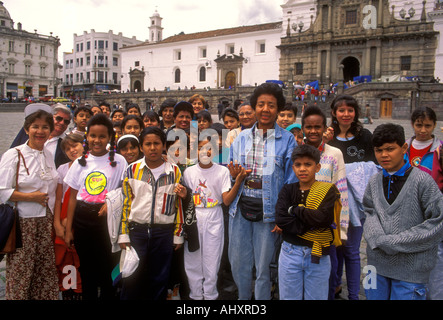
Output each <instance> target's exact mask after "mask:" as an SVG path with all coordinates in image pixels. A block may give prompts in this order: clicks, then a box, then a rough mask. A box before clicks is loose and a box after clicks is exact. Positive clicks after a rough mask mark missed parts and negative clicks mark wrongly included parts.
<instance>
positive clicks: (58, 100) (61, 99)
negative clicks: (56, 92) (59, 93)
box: [49, 97, 71, 102]
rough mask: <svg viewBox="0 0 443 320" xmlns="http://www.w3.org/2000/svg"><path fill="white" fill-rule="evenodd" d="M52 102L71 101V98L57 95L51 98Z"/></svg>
mask: <svg viewBox="0 0 443 320" xmlns="http://www.w3.org/2000/svg"><path fill="white" fill-rule="evenodd" d="M49 101H50V102H71V100H69V99H67V98H63V97H57V98H53V99H50V100H49Z"/></svg>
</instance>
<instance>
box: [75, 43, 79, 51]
mask: <svg viewBox="0 0 443 320" xmlns="http://www.w3.org/2000/svg"><path fill="white" fill-rule="evenodd" d="M75 47H76V49H77V52H79V51H80V43H77V45H76V46H75Z"/></svg>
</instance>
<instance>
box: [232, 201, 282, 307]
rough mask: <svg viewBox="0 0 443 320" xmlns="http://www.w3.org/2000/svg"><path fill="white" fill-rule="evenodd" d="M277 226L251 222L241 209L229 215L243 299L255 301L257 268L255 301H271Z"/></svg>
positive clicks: (234, 269)
mask: <svg viewBox="0 0 443 320" xmlns="http://www.w3.org/2000/svg"><path fill="white" fill-rule="evenodd" d="M274 226H275V224H274V223H263V222H262V221H259V222H251V221H248V220H246V219H245V218H243V216H242V215H241V212H240V208H238V209H237V214H236V215H235V216H234V217H232V216H229V249H228V256H229V261H230V263H231V271H232V276H233V278H234V281H235V284H236V285H237V288H238V299H239V300H250V299H251V298H252V268H253V267H254V265H255V269H256V280H255V289H254V298H255V300H270V299H271V277H270V269H269V264H270V263H271V261H272V255H273V254H274V250H275V240H276V235H275V234H274V233H272V232H271V230H272V229H273V228H274Z"/></svg>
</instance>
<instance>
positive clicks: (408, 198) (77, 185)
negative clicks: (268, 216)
mask: <svg viewBox="0 0 443 320" xmlns="http://www.w3.org/2000/svg"><path fill="white" fill-rule="evenodd" d="M352 101H353V100H352V99H348V100H346V99H343V100H342V101H335V102H334V103H333V105H332V116H333V125H332V127H331V128H328V127H327V125H326V116H325V115H324V114H323V113H322V111H321V110H320V109H318V108H317V107H308V108H307V109H306V110H304V114H303V117H302V125H301V126H300V125H298V124H296V123H295V120H296V116H297V109H296V108H295V107H293V106H292V104H287V105H286V107H285V108H284V109H283V110H282V111H281V112H280V113H279V115H278V119H277V124H278V125H279V126H280V127H282V128H284V129H286V130H288V131H291V132H292V133H293V134H294V137H295V139H296V141H297V144H298V146H297V147H296V148H295V150H293V153H292V161H293V167H292V168H293V171H294V173H295V175H296V176H297V178H298V180H299V181H298V182H297V183H295V184H291V185H285V186H284V187H283V189H282V190H281V191H280V194H279V200H278V201H277V206H276V208H275V210H276V223H277V225H278V227H279V228H281V230H282V238H283V244H282V248H281V251H280V258H279V286H280V298H281V299H328V298H329V299H331V295H332V297H333V296H334V295H335V294H336V293H337V288H338V287H339V280H337V279H338V278H341V277H340V272H341V271H340V265H343V262H346V271H347V272H348V269H351V267H349V268H348V261H355V259H358V260H359V255H358V252H357V253H355V246H357V247H359V245H360V240H361V236H362V233H363V229H364V235H365V238H366V241H367V243H368V264H371V265H374V266H375V268H376V270H377V274H376V276H377V278H376V279H377V284H378V285H379V286H377V289H372V288H371V289H369V290H368V291H367V292H366V294H367V297H368V299H389V298H390V297H391V298H405V297H406V294H407V293H405V290H404V289H398V291H397V289H396V288H397V287H396V285H394V284H393V283H400V285H402V284H404V283H408V284H409V283H418V284H420V285H423V286H424V284H425V283H427V282H428V278H429V273H430V272H431V270H432V269H433V266H434V264H435V259H436V256H437V255H436V252H437V246H438V244H439V242H440V247H441V241H442V239H443V227H442V224H443V196H442V194H441V190H442V181H443V175H442V165H441V163H442V160H441V159H442V157H441V149H442V147H441V145H442V143H441V141H439V140H438V139H434V138H433V137H432V130H433V129H434V128H435V124H436V119H435V118H434V116H433V115H432V113H430V112H429V111H428V110H427V109H426V112H424V113H422V114H419V115H416V118H414V116H413V119H412V125H413V127H414V129H415V132H416V137H415V138H414V139H413V140H412V143H410V144H406V143H405V141H404V131H403V128H402V127H400V126H396V125H392V124H386V125H381V126H379V127H378V128H377V129H376V130H375V131H374V133H373V135H371V134H370V133H369V134H368V132H369V131H367V130H366V129H363V128H362V127H361V126H360V125H359V122H358V116H359V115H358V105H354V104H353V102H352ZM179 104H181V106H183V105H185V104H188V105H186V107H184V108H182V109H180V108H177V109H176V110H174V104H170V105H169V106H166V105H165V106H164V107H163V110H162V111H168V114H167V115H166V114H165V115H163V114H162V113H161V114H162V119H160V117H159V116H158V115H157V114H156V113H155V112H152V111H150V112H147V113H145V114H144V115H141V113H140V110H139V108H137V107H134V108H133V109H135V112H134V115H128V114H129V112H127V114H126V115H124V117H123V119H119V118H118V117H114V118H115V122H113V121H112V120H111V119H113V116H112V115H111V113H110V112H108V113H107V112H104V111H105V110H102V112H98V114H95V115H93V113H92V111H91V109H90V108H83V107H80V108H78V109H77V110H76V111H75V114H74V122H75V124H76V129H74V131H73V132H72V134H68V135H67V137H66V138H65V139H64V141H63V148H64V151H65V153H66V154H67V155H68V157H69V158H70V159H71V162H70V163H68V164H66V165H63V166H60V167H59V169H58V172H59V176H60V180H59V185H58V189H57V201H56V207H55V222H54V226H55V230H56V235H57V240H56V244H57V243H59V244H60V245H62V244H63V241H64V242H65V243H66V244H68V246H67V247H66V246H65V247H64V248H61V249H60V250H72V249H73V248H75V250H76V253H75V254H78V258H79V263H77V265H80V274H79V278H80V275H81V282H80V281H79V286H80V288H81V291H82V295H83V299H96V298H97V297H98V296H100V297H101V298H103V299H111V298H114V297H115V291H116V288H115V287H114V286H113V285H112V280H111V277H110V275H111V272H112V269H113V268H114V266H115V265H116V263H118V257H117V258H116V256H115V253H113V252H112V250H111V245H112V243H111V240H110V236H109V233H108V228H107V219H106V214H107V207H106V195H107V193H109V192H110V191H112V190H115V189H117V188H121V190H122V194H123V196H122V208H123V209H122V216H121V232H120V235H119V237H118V244H119V246H120V248H121V249H126V247H133V248H134V249H135V250H136V252H137V254H138V257H139V259H140V260H139V266H138V268H137V270H136V271H135V272H134V273H133V274H132V275H131V276H130V277H128V278H125V279H123V280H122V283H121V292H120V298H121V299H142V298H146V299H166V296H167V292H168V278H169V276H170V274H171V264H173V255H174V250H175V251H177V250H179V249H180V248H181V247H182V246H184V268H185V272H186V276H187V280H188V285H189V289H190V293H189V297H190V298H191V299H196V300H199V299H217V298H218V291H217V273H218V271H219V267H220V261H221V260H222V253H223V246H224V245H225V244H224V237H225V236H224V234H225V233H224V222H223V219H224V217H223V209H222V208H223V207H222V204H223V205H224V206H229V204H230V203H231V202H232V201H233V200H234V198H235V196H236V195H237V192H238V190H239V187H240V185H241V184H242V181H243V180H244V179H245V177H246V176H247V175H248V172H246V170H245V169H242V170H241V174H239V175H238V176H237V177H236V179H235V180H233V181H232V182H231V177H230V174H229V170H228V169H227V168H226V165H227V163H224V162H223V161H220V159H221V158H218V159H214V155H215V154H217V152H220V151H221V150H222V149H223V147H225V148H229V143H230V142H232V141H233V139H235V136H234V137H232V136H230V135H229V134H228V139H226V140H225V141H222V139H221V137H222V136H221V135H220V134H218V136H214V135H212V136H207V135H203V134H202V132H203V130H205V129H209V128H214V124H213V123H212V117H211V114H210V113H209V112H208V111H206V110H199V111H198V110H195V111H198V112H195V113H194V109H193V107H192V104H191V103H189V102H186V103H183V102H180V103H179ZM177 105H178V104H177ZM248 107H249V108H250V110H249V109H248ZM104 108H106V106H105V107H104ZM166 109H169V110H166ZM170 109H172V112H171V110H170ZM178 110H180V111H178ZM109 111H110V110H109ZM431 111H432V110H431ZM253 112H254V110H253V109H252V108H251V107H250V105H249V106H248V104H247V103H245V104H243V105H241V106H239V108H238V111H237V110H234V109H227V110H225V112H224V113H223V117H222V119H223V122H224V125H225V128H227V129H228V130H229V131H230V133H231V132H232V133H234V132H236V131H237V132H236V134H238V131H241V130H246V129H248V124H247V121H246V120H248V117H249V116H251V114H253ZM115 113H119V112H115V111H114V115H115ZM242 114H243V115H242ZM349 114H351V115H350V116H349ZM434 115H435V114H434ZM165 118H167V122H168V123H167V124H165V123H164V122H163V120H164V119H165ZM169 118H171V119H169ZM190 119H194V120H196V122H197V128H198V132H199V135H198V138H197V140H196V145H198V148H197V159H195V160H193V161H191V159H190V154H189V151H190V148H191V147H192V144H190V143H188V144H187V147H188V148H187V151H188V153H187V154H186V163H185V164H184V163H177V162H174V161H171V159H172V158H173V157H171V154H170V153H169V154H168V149H169V148H170V147H171V145H173V144H174V143H176V142H177V141H178V140H177V141H173V142H172V143H171V142H170V141H169V142H168V139H167V137H168V134H167V133H169V131H170V130H171V129H172V128H174V127H175V128H177V129H184V130H185V132H187V138H188V141H189V137H190V136H189V126H190V125H191V124H190V122H191V121H190ZM175 120H177V121H175ZM249 120H250V118H249ZM334 121H335V122H334ZM249 122H251V121H249ZM116 123H118V125H117V126H119V128H120V130H121V133H120V132H118V131H117V130H116V129H115V126H116ZM253 123H254V121H252V124H253ZM334 124H335V126H334ZM432 125H433V127H432ZM249 127H250V126H249ZM426 128H427V129H426ZM431 129H432V130H431ZM420 130H421V131H424V132H425V133H423V134H422V133H421V131H420ZM426 130H427V131H426ZM216 132H218V133H219V132H220V131H217V130H216ZM426 132H427V134H426ZM85 133H86V134H85ZM428 140H432V143H431V144H428V143H427V142H426V143H424V141H428ZM349 141H353V142H352V143H351V144H350V145H348V143H349ZM178 142H182V141H178ZM178 142H177V143H178ZM362 143H363V146H361V144H362ZM368 143H370V145H369V147H368ZM371 144H373V147H372V145H371ZM333 145H336V147H333ZM408 146H409V147H410V148H409V149H408ZM177 150H178V151H177V152H179V150H180V149H177ZM373 150H375V153H374V151H373ZM407 154H408V155H410V158H412V159H411V162H409V160H405V159H408V158H407V157H405V155H407ZM175 156H177V154H175ZM177 158H178V157H175V159H177ZM367 161H373V162H374V163H378V165H380V166H381V167H382V168H383V170H382V171H380V172H379V173H376V174H374V175H372V174H370V175H369V174H368V179H367V180H368V181H369V182H368V184H367V186H368V187H367V188H366V192H364V197H363V198H362V199H360V200H359V201H357V200H356V202H357V203H358V202H361V204H362V205H360V211H361V212H363V211H364V213H365V214H361V212H357V213H356V212H352V211H351V210H349V208H350V206H349V203H348V186H347V181H346V169H347V166H345V163H346V165H348V164H350V163H353V162H367ZM414 166H415V167H420V169H422V170H423V171H428V173H429V174H424V173H422V172H421V171H420V170H417V169H414V168H412V167H414ZM372 173H374V172H372ZM433 178H434V179H433ZM394 182H395V183H394ZM435 182H437V183H438V186H437V183H435ZM353 214H354V215H358V218H356V217H354V216H352V215H353ZM362 216H365V218H363V217H362ZM195 221H196V226H197V228H194V229H192V230H191V229H190V228H188V229H187V226H189V225H190V224H192V223H195ZM192 233H194V234H192ZM195 233H197V234H195ZM191 238H194V239H195V238H197V239H198V244H197V245H195V243H193V245H192V246H190V244H191V241H190V239H191ZM185 240H187V241H185ZM57 241H58V242H57ZM70 244H74V246H69V245H70ZM306 248H309V252H310V254H309V255H306ZM74 256H75V255H74ZM59 265H62V263H61V262H60V263H59ZM349 266H351V264H349ZM358 268H360V265H359V264H358ZM59 273H60V275H61V274H62V271H61V270H59ZM356 273H358V280H357V285H358V287H359V281H360V279H359V278H360V270H358V272H356ZM347 276H348V277H349V278H353V279H355V277H356V276H355V275H352V276H351V275H350V274H347ZM354 282H355V281H354ZM382 283H383V284H385V285H383V286H382V285H381V284H382ZM400 285H399V287H400ZM348 287H349V284H348ZM354 287H355V284H354ZM410 287H411V288H413V289H411V290H412V291H409V292H408V293H410V292H417V291H418V290H416V286H410ZM98 288H100V291H98ZM383 290H384V291H383ZM401 290H403V291H401ZM414 290H415V291H414ZM354 291H355V290H354ZM357 291H358V289H357ZM399 291H401V294H404V295H403V296H402V295H400V294H399ZM389 293H390V294H391V296H389ZM357 295H358V293H357Z"/></svg>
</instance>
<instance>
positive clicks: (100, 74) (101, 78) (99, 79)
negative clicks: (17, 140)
mask: <svg viewBox="0 0 443 320" xmlns="http://www.w3.org/2000/svg"><path fill="white" fill-rule="evenodd" d="M104 81H105V77H104V72H103V71H98V72H97V82H99V83H103V82H104Z"/></svg>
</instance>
